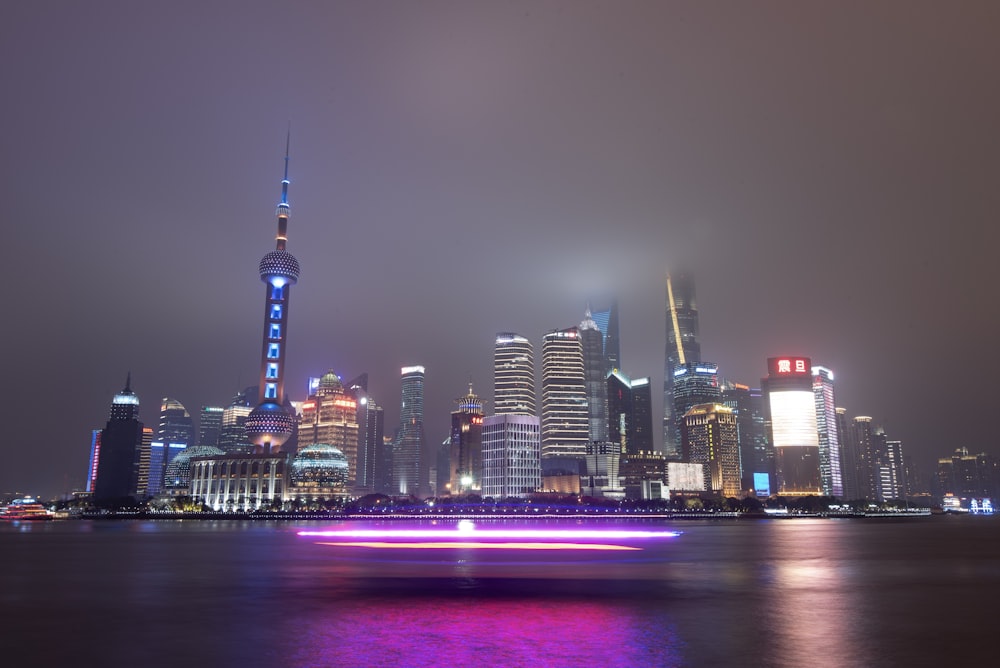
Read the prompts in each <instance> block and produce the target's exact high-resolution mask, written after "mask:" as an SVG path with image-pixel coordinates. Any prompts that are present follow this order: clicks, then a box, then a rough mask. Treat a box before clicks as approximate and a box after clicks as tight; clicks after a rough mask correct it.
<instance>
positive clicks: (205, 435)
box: [198, 406, 225, 448]
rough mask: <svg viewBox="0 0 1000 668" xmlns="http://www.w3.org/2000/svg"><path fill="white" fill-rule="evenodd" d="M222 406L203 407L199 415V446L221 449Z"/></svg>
mask: <svg viewBox="0 0 1000 668" xmlns="http://www.w3.org/2000/svg"><path fill="white" fill-rule="evenodd" d="M223 411H225V409H224V408H223V407H222V406H202V407H201V413H200V414H199V415H198V445H202V446H205V447H208V448H217V447H219V437H220V436H221V435H222V413H223Z"/></svg>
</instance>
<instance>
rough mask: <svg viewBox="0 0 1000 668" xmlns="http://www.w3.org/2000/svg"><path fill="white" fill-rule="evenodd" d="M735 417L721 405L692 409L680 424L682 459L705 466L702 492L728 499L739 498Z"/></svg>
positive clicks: (738, 453) (738, 454)
mask: <svg viewBox="0 0 1000 668" xmlns="http://www.w3.org/2000/svg"><path fill="white" fill-rule="evenodd" d="M737 432H738V429H737V425H736V413H735V412H734V411H733V409H732V408H729V407H728V406H723V405H722V404H718V403H715V404H699V405H697V406H692V407H691V408H690V409H689V410H688V411H687V412H686V413H685V414H684V421H683V422H682V423H681V434H682V438H683V445H684V458H685V460H686V461H688V462H690V463H692V464H703V465H704V466H705V489H710V490H712V491H714V492H720V493H721V494H722V495H723V496H725V497H727V498H735V497H738V496H739V495H740V490H741V487H742V484H741V480H740V451H739V438H738V436H737Z"/></svg>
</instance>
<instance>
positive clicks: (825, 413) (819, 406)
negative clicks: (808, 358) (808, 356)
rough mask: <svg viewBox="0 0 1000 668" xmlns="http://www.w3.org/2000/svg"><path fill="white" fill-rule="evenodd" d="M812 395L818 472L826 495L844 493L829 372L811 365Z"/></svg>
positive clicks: (831, 376)
mask: <svg viewBox="0 0 1000 668" xmlns="http://www.w3.org/2000/svg"><path fill="white" fill-rule="evenodd" d="M812 374H813V395H814V397H815V400H816V428H817V429H818V431H819V475H820V482H821V484H822V486H823V494H825V495H826V496H836V497H841V498H842V497H843V496H844V481H843V476H842V469H841V461H840V459H841V457H840V450H841V448H840V434H839V432H838V431H837V404H836V403H835V402H834V393H833V371H830V370H829V369H827V368H826V367H822V366H814V367H813V368H812Z"/></svg>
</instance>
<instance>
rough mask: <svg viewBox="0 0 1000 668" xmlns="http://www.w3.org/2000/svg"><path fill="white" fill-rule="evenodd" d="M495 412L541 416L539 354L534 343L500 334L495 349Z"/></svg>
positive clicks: (504, 333)
mask: <svg viewBox="0 0 1000 668" xmlns="http://www.w3.org/2000/svg"><path fill="white" fill-rule="evenodd" d="M493 409H494V413H495V414H496V415H537V414H538V413H537V408H536V404H535V353H534V349H533V348H532V347H531V342H530V341H528V339H526V338H524V337H523V336H521V335H520V334H515V333H514V332H500V333H499V334H497V336H496V343H495V345H494V348H493Z"/></svg>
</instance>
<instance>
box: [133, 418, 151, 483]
mask: <svg viewBox="0 0 1000 668" xmlns="http://www.w3.org/2000/svg"><path fill="white" fill-rule="evenodd" d="M153 435H154V432H153V428H152V427H143V428H142V438H141V439H140V441H139V463H138V466H137V467H136V481H135V496H136V498H138V499H143V498H146V497H148V496H150V491H149V469H150V464H151V460H152V457H153Z"/></svg>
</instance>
